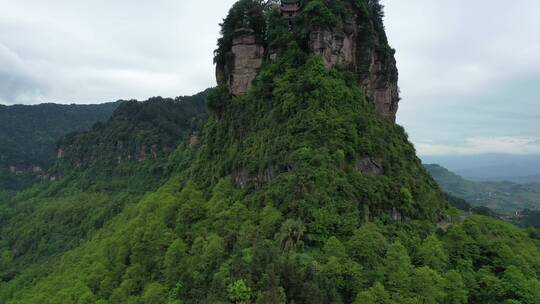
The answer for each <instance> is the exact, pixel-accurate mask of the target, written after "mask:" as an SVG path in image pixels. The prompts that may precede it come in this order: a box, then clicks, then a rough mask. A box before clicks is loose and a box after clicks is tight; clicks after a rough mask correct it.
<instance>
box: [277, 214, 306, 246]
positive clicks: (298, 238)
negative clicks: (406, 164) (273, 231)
mask: <svg viewBox="0 0 540 304" xmlns="http://www.w3.org/2000/svg"><path fill="white" fill-rule="evenodd" d="M305 232H306V227H305V226H304V223H302V222H301V221H299V220H293V219H288V220H286V221H285V222H284V223H283V224H282V225H281V229H280V232H279V235H278V238H279V243H280V244H281V248H282V249H283V250H284V251H286V252H291V251H293V252H294V251H296V250H297V249H299V248H302V247H303V245H304V242H303V241H302V238H303V237H304V233H305Z"/></svg>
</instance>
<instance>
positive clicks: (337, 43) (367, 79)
mask: <svg viewBox="0 0 540 304" xmlns="http://www.w3.org/2000/svg"><path fill="white" fill-rule="evenodd" d="M380 35H383V34H379V33H377V31H376V30H375V27H374V24H373V22H371V21H370V20H363V19H361V18H356V20H355V21H348V22H346V23H345V24H343V25H340V26H338V27H335V28H333V29H320V28H315V29H313V30H311V33H310V36H309V42H308V47H309V49H310V51H311V52H312V53H314V54H317V55H320V56H321V57H322V58H323V60H324V63H325V65H326V67H328V68H333V67H338V66H339V67H342V68H344V69H348V70H351V71H353V72H355V73H356V74H357V75H358V79H359V82H360V85H361V86H362V88H363V89H364V90H365V92H366V94H367V96H368V97H369V99H370V100H371V102H373V104H374V106H375V109H376V111H377V112H379V113H381V114H382V115H383V116H385V117H387V118H389V119H390V120H393V121H395V119H396V113H397V110H398V103H399V88H398V70H397V67H396V61H395V59H394V56H393V54H391V53H390V52H391V50H390V49H389V48H388V47H386V46H385V44H386V43H382V42H385V40H386V37H381V36H380Z"/></svg>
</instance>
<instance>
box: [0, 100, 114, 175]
mask: <svg viewBox="0 0 540 304" xmlns="http://www.w3.org/2000/svg"><path fill="white" fill-rule="evenodd" d="M120 103H121V102H109V103H103V104H96V105H76V104H71V105H62V104H54V103H45V104H39V105H13V106H4V105H0V168H1V167H3V168H7V169H9V168H10V167H11V171H26V170H25V169H28V168H31V167H33V166H35V167H37V166H40V167H41V166H44V165H45V164H46V163H47V162H48V160H49V159H50V158H51V156H52V155H53V153H54V147H55V145H56V142H57V141H58V140H59V139H60V138H61V137H62V136H64V135H65V134H67V133H69V132H73V131H83V130H86V129H89V128H90V127H91V126H92V125H94V124H95V123H96V122H99V121H106V120H107V119H109V117H110V116H111V114H112V113H113V111H114V110H115V109H116V108H117V107H118V106H119V105H120ZM36 169H37V168H36Z"/></svg>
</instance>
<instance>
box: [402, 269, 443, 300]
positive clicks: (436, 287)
mask: <svg viewBox="0 0 540 304" xmlns="http://www.w3.org/2000/svg"><path fill="white" fill-rule="evenodd" d="M443 282H444V279H443V278H442V277H441V276H440V275H439V274H438V273H437V272H435V271H434V270H433V269H431V268H429V267H426V266H424V267H420V268H416V269H414V271H413V274H412V277H411V280H410V284H411V285H410V287H409V288H410V291H411V294H412V295H414V298H416V299H418V300H419V302H420V303H425V304H437V303H440V302H441V301H442V300H443V299H444V298H445V292H444V285H443Z"/></svg>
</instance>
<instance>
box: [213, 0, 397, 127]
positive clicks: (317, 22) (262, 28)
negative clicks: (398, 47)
mask: <svg viewBox="0 0 540 304" xmlns="http://www.w3.org/2000/svg"><path fill="white" fill-rule="evenodd" d="M359 3H361V4H359ZM382 15H383V14H382V6H381V5H380V4H379V3H378V1H369V2H365V3H364V2H356V1H336V2H323V1H303V2H300V1H281V7H280V8H279V9H278V7H277V5H267V6H265V5H263V4H261V3H260V2H259V1H255V0H242V1H239V2H238V3H237V4H236V5H235V6H234V7H233V8H232V9H231V11H230V12H229V16H228V17H227V18H226V19H225V21H224V23H223V30H222V33H223V37H222V38H221V39H220V41H219V48H218V49H217V50H216V55H217V56H216V59H217V60H216V63H217V67H216V78H217V82H218V84H224V85H227V86H228V88H229V92H230V93H231V95H233V96H241V95H244V94H246V93H247V91H248V90H249V88H250V87H251V85H252V83H253V81H255V79H256V78H257V75H258V72H259V70H260V69H261V67H262V66H263V64H265V63H267V62H271V61H273V60H275V59H276V58H277V56H279V55H280V54H281V53H282V52H283V51H284V50H285V49H286V48H287V47H288V46H287V45H286V44H284V43H285V42H286V41H296V42H297V43H298V44H299V46H300V47H301V48H302V49H303V51H305V52H306V53H309V54H314V55H318V56H320V57H321V58H322V59H323V62H324V64H325V66H326V67H327V68H328V69H332V68H338V69H341V70H345V71H348V72H351V73H353V74H354V75H355V77H356V80H357V82H358V84H359V85H360V86H361V87H362V89H363V90H364V92H365V93H366V96H367V97H368V98H369V100H370V101H371V103H372V104H373V105H374V107H375V109H376V111H377V112H378V113H380V114H381V115H383V116H385V117H387V118H389V119H390V120H393V121H395V119H396V113H397V110H398V103H399V88H398V70H397V67H396V61H395V58H394V50H393V49H392V48H391V47H390V46H389V44H388V41H387V38H386V34H385V32H384V26H383V23H382Z"/></svg>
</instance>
